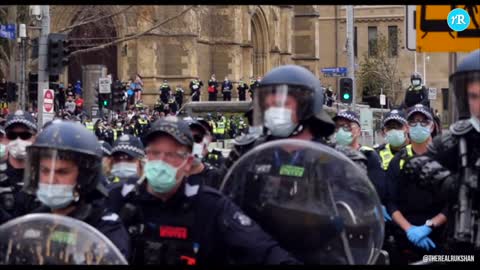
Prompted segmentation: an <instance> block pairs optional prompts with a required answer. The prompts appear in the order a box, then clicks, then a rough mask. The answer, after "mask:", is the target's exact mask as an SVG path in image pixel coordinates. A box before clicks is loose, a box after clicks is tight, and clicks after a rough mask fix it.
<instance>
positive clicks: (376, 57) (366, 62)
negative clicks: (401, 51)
mask: <svg viewBox="0 0 480 270" xmlns="http://www.w3.org/2000/svg"><path fill="white" fill-rule="evenodd" d="M398 36H400V34H399V33H398ZM390 38H391V42H390V44H389V42H388V39H387V38H386V37H385V36H384V35H381V34H380V35H379V37H378V40H377V42H376V44H375V43H371V44H370V45H371V46H374V48H373V50H372V51H373V52H374V54H373V55H369V54H368V52H365V53H364V54H363V57H362V60H361V62H360V68H359V70H358V71H357V72H356V73H357V74H356V77H357V78H359V84H358V85H359V87H358V88H357V89H362V90H363V91H362V94H363V96H364V97H372V96H375V97H378V96H380V92H381V89H382V88H383V94H384V95H386V96H387V98H388V99H389V100H390V101H392V102H394V103H397V98H399V96H398V95H397V94H396V93H400V92H401V90H402V89H401V82H400V78H399V74H398V54H394V53H392V50H396V49H398V48H399V47H400V46H398V44H400V39H399V37H390ZM392 42H396V43H398V44H397V45H396V46H395V44H392ZM395 47H396V48H395Z"/></svg>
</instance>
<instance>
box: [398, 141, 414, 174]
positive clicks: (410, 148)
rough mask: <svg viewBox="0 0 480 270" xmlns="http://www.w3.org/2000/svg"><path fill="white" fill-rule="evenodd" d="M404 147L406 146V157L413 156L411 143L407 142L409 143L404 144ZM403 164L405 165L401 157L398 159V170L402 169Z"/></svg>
mask: <svg viewBox="0 0 480 270" xmlns="http://www.w3.org/2000/svg"><path fill="white" fill-rule="evenodd" d="M406 148H407V156H408V157H413V150H412V145H411V144H409V145H407V146H406ZM403 165H405V160H404V159H403V158H402V159H401V160H400V170H401V169H403Z"/></svg>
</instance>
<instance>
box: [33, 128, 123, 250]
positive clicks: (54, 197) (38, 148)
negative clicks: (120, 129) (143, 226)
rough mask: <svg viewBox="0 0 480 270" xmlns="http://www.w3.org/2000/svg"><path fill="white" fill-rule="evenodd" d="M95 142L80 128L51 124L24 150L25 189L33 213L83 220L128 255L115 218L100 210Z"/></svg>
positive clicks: (102, 196) (101, 196)
mask: <svg viewBox="0 0 480 270" xmlns="http://www.w3.org/2000/svg"><path fill="white" fill-rule="evenodd" d="M99 148H100V144H99V143H98V140H97V138H95V135H93V134H92V133H91V132H89V131H88V130H87V129H86V128H85V127H84V126H83V125H81V124H79V123H73V122H69V121H62V120H54V121H52V122H50V123H49V124H47V125H46V126H45V127H44V128H43V130H42V131H41V132H40V133H39V134H38V136H37V138H36V139H35V142H34V143H33V144H32V146H30V147H29V148H28V150H27V152H28V155H27V162H28V164H29V165H30V168H29V169H28V171H27V172H26V174H25V186H24V190H25V192H27V193H28V194H31V195H36V197H37V198H38V199H39V200H40V202H41V204H42V205H41V206H40V207H39V208H37V209H35V210H33V211H32V213H45V212H47V213H50V212H51V213H54V214H58V215H65V216H69V217H72V218H76V219H79V220H82V221H84V222H86V223H88V224H90V225H91V226H93V227H95V228H96V229H97V230H99V231H100V232H101V233H103V234H104V235H105V236H106V237H108V238H109V239H110V240H111V241H112V242H113V243H114V244H115V245H116V246H117V247H118V249H119V250H120V251H121V252H122V254H123V255H124V256H126V257H127V256H129V249H130V243H129V236H128V233H127V231H126V230H125V227H124V226H123V224H122V222H121V221H120V219H119V217H118V215H117V214H115V213H112V212H108V211H106V210H105V201H104V199H105V196H106V195H108V194H107V193H106V190H104V187H103V186H102V185H101V184H100V181H101V178H102V174H101V168H102V164H101V156H100V153H101V150H100V149H99Z"/></svg>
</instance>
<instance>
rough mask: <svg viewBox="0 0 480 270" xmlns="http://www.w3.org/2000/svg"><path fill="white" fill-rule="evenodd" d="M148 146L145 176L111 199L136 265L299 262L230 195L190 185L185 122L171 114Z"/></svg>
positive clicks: (189, 148)
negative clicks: (126, 229)
mask: <svg viewBox="0 0 480 270" xmlns="http://www.w3.org/2000/svg"><path fill="white" fill-rule="evenodd" d="M144 142H145V146H146V154H147V162H146V164H145V178H142V179H140V180H141V181H135V182H132V183H126V184H124V185H123V186H122V187H119V188H116V189H114V190H112V191H111V192H110V196H109V201H110V203H109V205H110V207H111V208H112V209H114V211H118V212H119V213H121V214H120V215H121V218H122V220H123V221H124V222H125V223H126V224H127V226H128V227H129V231H130V233H131V235H132V238H133V239H134V241H133V242H134V254H133V257H132V259H131V261H132V262H133V263H134V264H188V265H197V264H198V265H213V264H224V263H226V262H228V261H227V260H228V259H230V260H234V261H235V262H237V263H249V264H263V263H268V264H278V263H292V262H295V261H294V260H293V259H292V258H291V257H290V256H289V255H288V253H286V252H285V251H284V250H282V249H281V248H280V247H279V246H278V244H277V243H276V242H275V241H274V240H273V239H272V238H271V237H270V236H268V235H266V234H265V233H264V232H263V231H262V230H261V229H260V227H258V225H257V224H256V223H255V222H254V221H252V220H251V219H250V218H249V217H247V216H246V215H244V214H243V213H242V212H241V210H240V209H239V208H238V207H237V206H235V204H233V203H232V202H231V201H230V200H229V199H227V198H226V197H225V196H224V195H222V194H221V193H219V192H218V191H216V190H214V189H212V188H210V187H208V186H204V185H190V184H189V183H188V182H186V181H185V179H186V177H187V175H188V174H189V171H190V169H191V166H192V162H193V159H194V158H193V156H192V153H191V151H192V147H193V138H192V134H191V132H190V129H189V127H188V124H187V123H186V122H185V121H184V120H181V119H178V118H176V117H174V116H167V117H165V118H164V119H160V120H158V121H156V122H155V123H153V125H152V128H151V129H150V131H149V133H148V134H147V135H146V136H145V138H144ZM144 180H146V181H144ZM115 209H116V210H115Z"/></svg>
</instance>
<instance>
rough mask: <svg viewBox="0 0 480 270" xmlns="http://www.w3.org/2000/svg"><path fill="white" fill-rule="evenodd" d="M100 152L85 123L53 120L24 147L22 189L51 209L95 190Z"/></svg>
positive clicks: (99, 168)
mask: <svg viewBox="0 0 480 270" xmlns="http://www.w3.org/2000/svg"><path fill="white" fill-rule="evenodd" d="M101 153H102V150H101V144H100V143H99V142H98V140H97V138H96V137H95V135H94V134H93V133H92V132H91V131H89V130H88V129H87V128H86V127H85V126H83V125H82V124H80V123H78V122H71V121H62V120H53V121H51V122H49V123H48V125H45V127H44V129H43V130H42V131H41V132H40V133H39V134H38V136H37V138H36V140H35V142H34V143H33V144H32V145H31V146H30V147H28V148H27V159H26V168H29V169H28V170H25V175H24V183H25V185H24V190H25V191H26V192H27V193H29V194H36V195H37V197H39V199H40V200H41V201H42V203H44V204H45V205H47V206H49V207H50V208H52V209H55V208H64V207H66V206H68V205H69V204H71V203H72V202H73V200H74V201H78V200H79V199H80V198H82V196H86V195H87V194H89V193H90V192H92V191H94V190H95V189H96V187H97V184H98V181H99V179H100V178H101V169H102V163H101V158H102V154H101ZM72 194H73V197H72Z"/></svg>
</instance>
